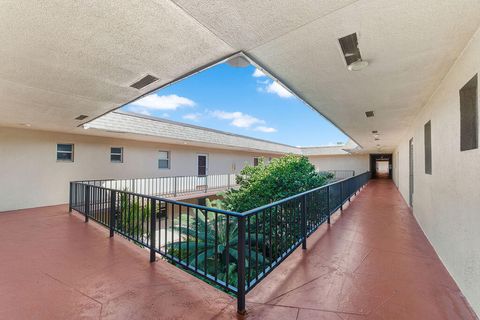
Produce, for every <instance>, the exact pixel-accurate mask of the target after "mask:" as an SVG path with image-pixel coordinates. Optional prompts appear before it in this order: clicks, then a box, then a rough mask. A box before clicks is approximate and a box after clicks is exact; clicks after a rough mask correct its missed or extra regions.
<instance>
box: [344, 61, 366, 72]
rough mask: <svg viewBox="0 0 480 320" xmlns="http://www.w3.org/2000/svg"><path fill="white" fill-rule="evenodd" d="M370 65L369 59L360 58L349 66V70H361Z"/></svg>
mask: <svg viewBox="0 0 480 320" xmlns="http://www.w3.org/2000/svg"><path fill="white" fill-rule="evenodd" d="M367 66H368V61H365V60H362V59H359V60H357V61H355V62H352V63H351V64H349V65H348V66H347V69H348V71H360V70H362V69H365V68H366V67H367Z"/></svg>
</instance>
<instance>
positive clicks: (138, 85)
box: [130, 74, 158, 90]
mask: <svg viewBox="0 0 480 320" xmlns="http://www.w3.org/2000/svg"><path fill="white" fill-rule="evenodd" d="M157 80H158V78H157V77H154V76H152V75H151V74H147V75H146V76H145V77H143V78H142V79H140V80H138V81H137V82H135V83H133V84H132V85H130V87H132V88H135V89H138V90H140V89H142V88H144V87H146V86H148V85H149V84H151V83H154V82H155V81H157Z"/></svg>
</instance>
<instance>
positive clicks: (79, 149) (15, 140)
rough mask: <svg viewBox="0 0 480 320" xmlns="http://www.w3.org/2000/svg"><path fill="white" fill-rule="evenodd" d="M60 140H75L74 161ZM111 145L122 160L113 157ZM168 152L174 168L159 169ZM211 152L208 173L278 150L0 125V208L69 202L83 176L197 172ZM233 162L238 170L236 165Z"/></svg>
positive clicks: (164, 174) (9, 208)
mask: <svg viewBox="0 0 480 320" xmlns="http://www.w3.org/2000/svg"><path fill="white" fill-rule="evenodd" d="M57 143H73V144H74V145H75V159H74V160H75V161H74V162H73V163H72V162H57V161H56V146H57ZM110 147H123V148H124V162H123V163H111V162H110ZM159 150H164V151H170V155H171V167H170V169H158V156H159V155H158V151H159ZM199 153H202V154H208V174H225V173H238V172H239V171H240V170H241V169H242V168H243V167H244V165H245V163H249V164H253V157H256V156H264V157H266V158H267V159H268V158H269V157H278V155H271V154H261V153H250V152H241V151H229V150H220V149H204V148H197V147H192V146H190V147H188V146H181V145H166V144H158V143H151V142H141V141H133V140H121V139H113V138H105V137H95V136H85V135H74V134H64V133H56V132H47V131H36V130H28V129H13V128H0V195H1V201H0V212H1V211H7V210H14V209H22V208H31V207H38V206H46V205H55V204H61V203H67V202H68V189H69V188H68V182H69V181H72V180H83V179H110V178H117V179H119V178H140V177H161V176H175V175H196V174H197V154H199ZM233 165H234V166H235V168H236V169H235V170H232V167H233Z"/></svg>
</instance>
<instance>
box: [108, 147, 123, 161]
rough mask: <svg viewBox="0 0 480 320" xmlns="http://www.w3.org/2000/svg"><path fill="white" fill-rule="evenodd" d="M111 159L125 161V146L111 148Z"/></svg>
mask: <svg viewBox="0 0 480 320" xmlns="http://www.w3.org/2000/svg"><path fill="white" fill-rule="evenodd" d="M110 161H111V162H123V148H121V147H112V148H110Z"/></svg>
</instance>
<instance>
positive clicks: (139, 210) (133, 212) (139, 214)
mask: <svg viewBox="0 0 480 320" xmlns="http://www.w3.org/2000/svg"><path fill="white" fill-rule="evenodd" d="M150 208H151V206H150V202H149V201H147V200H146V201H144V203H141V202H140V201H138V199H136V198H135V197H133V198H131V199H130V197H128V196H127V194H125V193H122V194H121V196H120V207H119V208H118V212H117V218H116V228H117V229H119V230H122V231H123V232H124V233H125V234H127V235H129V236H131V237H133V238H137V237H138V238H143V239H148V237H149V235H150V232H149V228H148V224H149V223H150V214H151V210H150Z"/></svg>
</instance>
